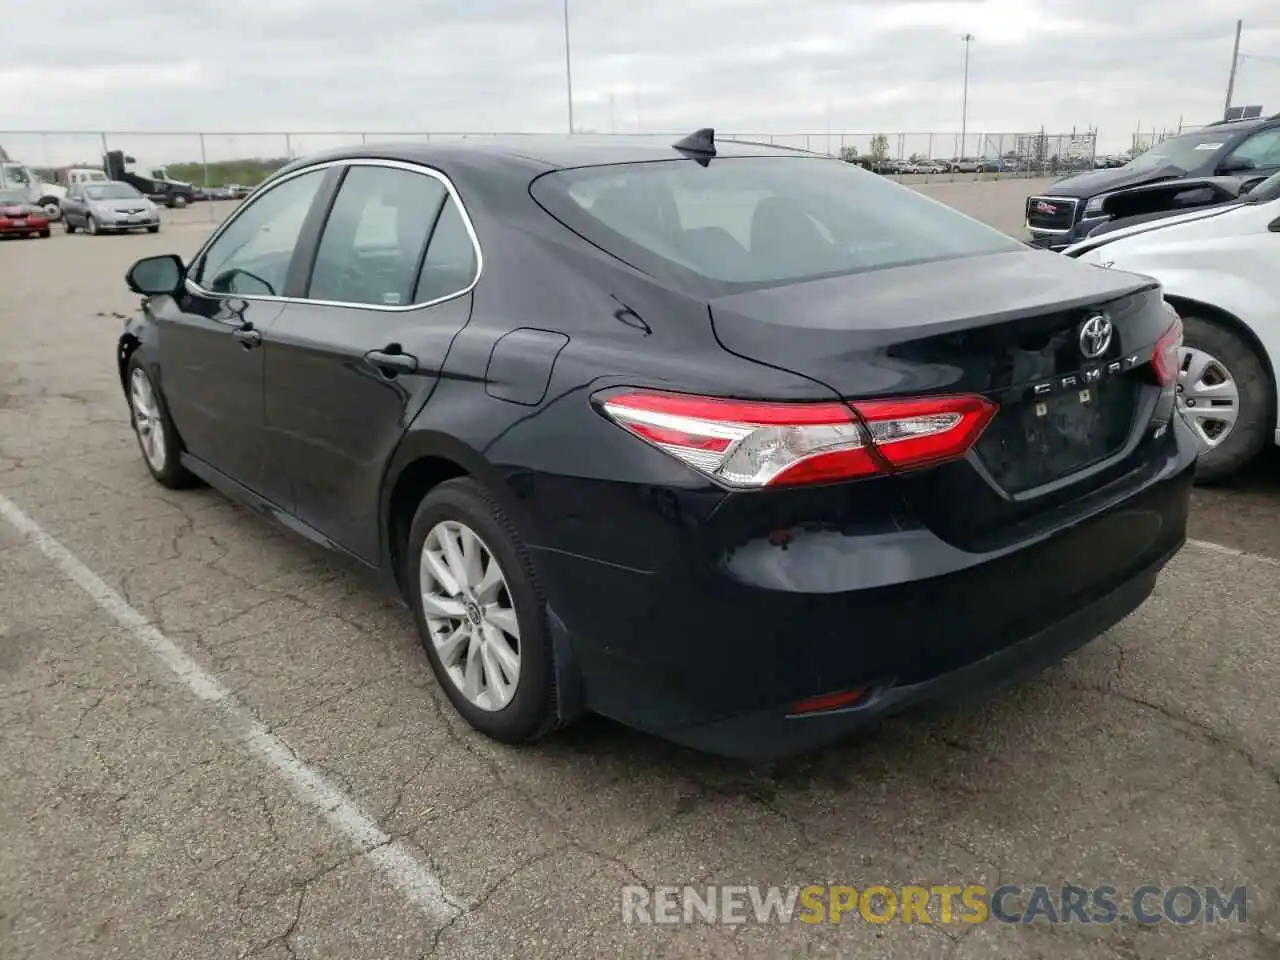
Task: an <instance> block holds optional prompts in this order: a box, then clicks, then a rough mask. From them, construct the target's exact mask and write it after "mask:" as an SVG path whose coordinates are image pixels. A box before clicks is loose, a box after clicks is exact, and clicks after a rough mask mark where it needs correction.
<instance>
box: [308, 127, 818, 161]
mask: <svg viewBox="0 0 1280 960" xmlns="http://www.w3.org/2000/svg"><path fill="white" fill-rule="evenodd" d="M678 139H679V137H678V136H671V135H665V136H629V135H623V136H598V135H591V134H560V135H548V134H529V135H526V136H501V137H498V136H495V137H492V138H490V137H467V138H462V139H458V140H429V141H426V142H422V143H366V144H361V145H359V146H351V147H340V148H337V149H334V150H328V151H325V152H324V153H319V154H312V155H311V156H308V157H306V158H305V159H304V160H300V161H296V162H295V163H293V164H290V165H289V168H290V169H296V168H298V167H302V166H305V165H308V164H312V163H322V162H326V161H331V160H345V159H353V158H360V157H376V158H380V159H387V160H402V161H405V162H407V163H424V164H431V163H438V162H441V161H446V160H447V161H450V162H452V163H455V164H457V163H465V162H466V158H467V157H473V158H477V159H479V158H481V157H489V158H506V159H508V160H511V161H515V162H517V163H525V164H529V165H531V166H534V167H536V168H537V169H539V170H548V169H564V168H567V167H588V166H597V165H601V164H610V163H640V162H644V161H652V160H679V159H682V158H686V157H688V156H689V154H687V153H682V152H681V151H679V150H677V149H676V148H675V147H674V146H673V144H674V143H675V142H676V141H677V140H678ZM715 147H716V156H719V157H795V156H808V157H821V156H823V155H822V154H816V153H810V152H808V151H804V150H796V149H794V148H788V147H775V146H772V145H770V144H755V143H747V142H744V141H733V140H717V141H716V143H715Z"/></svg>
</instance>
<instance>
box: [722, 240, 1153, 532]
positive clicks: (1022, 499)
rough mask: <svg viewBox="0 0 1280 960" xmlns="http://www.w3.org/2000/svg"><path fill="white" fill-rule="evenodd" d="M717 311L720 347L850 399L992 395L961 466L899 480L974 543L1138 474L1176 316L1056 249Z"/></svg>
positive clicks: (772, 295)
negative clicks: (1157, 360) (1166, 337)
mask: <svg viewBox="0 0 1280 960" xmlns="http://www.w3.org/2000/svg"><path fill="white" fill-rule="evenodd" d="M1099 314H1101V315H1104V316H1106V317H1107V318H1108V319H1109V321H1110V323H1111V329H1112V335H1111V337H1110V342H1109V343H1107V344H1106V346H1105V348H1104V349H1102V350H1101V351H1100V352H1098V354H1097V356H1090V355H1089V351H1088V350H1086V349H1085V348H1086V346H1087V345H1085V344H1082V327H1083V325H1084V324H1085V323H1086V322H1087V321H1089V320H1090V319H1091V318H1093V317H1095V316H1097V315H1099ZM711 315H712V323H713V325H714V327H715V331H716V335H717V337H718V338H719V340H720V342H721V343H722V344H723V346H724V347H725V348H726V349H728V350H730V351H731V352H733V353H736V354H739V355H741V356H744V357H747V358H749V359H752V360H756V361H758V362H761V363H767V364H769V365H771V366H775V367H782V368H784V369H788V370H791V371H793V372H795V373H798V374H801V375H804V376H808V377H811V378H813V379H815V380H818V381H820V382H822V383H824V384H825V385H827V386H828V387H830V388H831V389H832V390H833V391H834V392H836V393H837V394H839V395H840V396H841V397H843V398H845V399H846V400H859V399H873V398H877V397H894V396H921V395H928V394H945V393H977V394H981V395H983V396H986V397H987V398H989V399H991V400H993V401H994V402H995V403H996V404H997V405H998V406H999V412H998V413H997V414H996V416H995V418H994V419H993V420H992V422H991V423H990V424H989V425H988V427H987V429H986V430H985V431H984V433H983V435H982V436H981V438H980V439H979V441H978V443H977V445H976V446H975V447H974V449H973V450H972V451H971V453H970V454H969V456H968V457H967V458H966V459H965V460H963V461H959V462H954V463H950V464H944V465H942V466H939V467H934V468H929V469H924V470H918V471H913V472H911V473H907V474H899V475H898V478H899V482H900V484H901V485H902V489H903V493H904V495H905V496H906V497H907V499H908V502H909V503H910V505H911V507H912V508H913V510H914V512H915V513H916V514H917V516H919V517H920V518H921V519H923V520H924V522H925V523H926V524H927V525H928V526H929V527H930V528H931V529H933V530H934V531H935V532H936V533H938V534H939V535H940V536H943V537H945V538H946V539H948V540H950V541H951V542H954V543H957V544H959V545H964V546H967V547H973V548H977V546H978V545H979V544H986V545H988V546H989V545H991V544H992V543H994V540H996V539H999V537H1000V535H1001V533H1002V532H1006V531H1009V530H1012V529H1014V528H1015V527H1017V528H1019V529H1025V524H1026V523H1027V522H1028V521H1030V520H1033V519H1034V518H1035V517H1036V516H1037V515H1042V516H1046V517H1047V515H1048V513H1049V512H1050V511H1054V510H1058V509H1059V508H1061V507H1062V506H1063V505H1064V504H1065V503H1067V502H1069V501H1072V500H1074V499H1079V498H1081V497H1084V496H1086V495H1087V494H1089V493H1091V492H1093V491H1095V490H1097V489H1099V488H1100V487H1102V486H1104V485H1106V484H1108V483H1110V482H1112V481H1114V480H1115V478H1116V476H1117V475H1118V474H1119V473H1123V472H1124V471H1125V470H1126V469H1128V468H1131V467H1132V466H1133V462H1132V460H1131V458H1132V457H1133V456H1134V455H1135V454H1136V453H1137V451H1138V450H1139V448H1140V447H1141V446H1142V444H1141V443H1140V441H1142V440H1143V439H1144V437H1145V436H1146V434H1147V432H1148V431H1147V427H1148V425H1149V424H1150V422H1151V420H1152V416H1153V414H1154V413H1155V412H1156V410H1157V407H1158V405H1159V402H1160V400H1161V398H1162V397H1163V394H1164V393H1165V391H1161V389H1160V388H1159V386H1158V385H1157V384H1156V381H1155V378H1154V376H1153V373H1152V370H1151V367H1150V358H1151V353H1152V350H1153V348H1154V346H1155V344H1156V341H1157V340H1159V338H1160V336H1161V335H1162V334H1163V333H1164V332H1165V331H1166V330H1167V329H1168V328H1169V325H1170V322H1171V316H1170V314H1169V312H1168V311H1167V309H1166V308H1165V306H1164V304H1163V300H1162V296H1161V291H1160V287H1159V285H1158V284H1157V282H1156V281H1154V280H1152V279H1151V278H1148V277H1141V276H1137V275H1135V274H1129V273H1124V272H1121V271H1113V270H1105V269H1102V268H1099V267H1093V266H1089V265H1086V264H1081V263H1078V262H1075V261H1073V260H1071V259H1069V258H1065V257H1061V256H1058V255H1056V254H1050V253H1042V252H1033V251H1030V250H1028V251H1026V252H1021V251H1019V252H1012V253H1002V254H997V255H991V256H984V257H974V258H967V259H960V260H952V261H946V262H935V263H929V264H919V265H913V266H905V267H898V268H893V269H887V270H879V271H871V272H867V273H862V274H854V275H846V276H841V277H835V278H828V279H823V280H816V281H810V282H806V283H797V284H790V285H785V286H779V287H772V288H769V289H764V290H757V291H752V292H748V293H740V294H734V295H731V296H726V297H720V298H717V299H714V300H712V301H711ZM961 503H963V504H964V508H963V509H959V508H958V506H957V505H958V504H961ZM993 538H994V539H993Z"/></svg>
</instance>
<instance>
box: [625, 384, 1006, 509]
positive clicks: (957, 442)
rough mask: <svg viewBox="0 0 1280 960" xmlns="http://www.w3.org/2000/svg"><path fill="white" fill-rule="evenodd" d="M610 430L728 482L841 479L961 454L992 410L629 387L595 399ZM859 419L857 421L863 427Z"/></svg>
mask: <svg viewBox="0 0 1280 960" xmlns="http://www.w3.org/2000/svg"><path fill="white" fill-rule="evenodd" d="M601 406H602V408H603V410H604V412H605V413H606V414H608V416H609V417H610V419H612V420H613V421H614V422H615V423H617V424H618V425H619V426H621V427H623V428H625V429H626V430H628V431H630V432H631V433H632V434H634V435H635V436H637V437H639V438H640V439H642V440H645V441H646V442H648V443H651V444H653V445H654V446H655V447H658V448H659V449H661V450H665V451H666V452H667V453H669V454H671V456H673V457H675V458H676V459H677V460H680V461H682V462H683V463H685V464H687V465H688V466H690V467H693V468H694V469H695V470H699V471H701V472H702V473H705V474H707V475H708V476H710V477H713V478H715V479H716V480H719V481H721V482H722V483H725V484H727V485H730V486H736V487H778V486H793V485H796V484H805V483H824V482H830V481H835V480H848V479H852V478H855V477H865V476H870V475H873V474H877V473H884V472H887V471H888V470H891V469H910V468H913V467H920V466H924V465H926V464H932V463H938V462H940V461H943V460H951V459H954V458H956V457H960V456H963V455H964V454H965V453H966V452H967V451H968V449H969V448H970V447H972V446H973V444H974V443H975V442H976V441H977V439H978V437H979V436H980V435H981V433H982V431H983V429H984V428H985V427H986V425H987V424H988V423H990V422H991V418H992V417H993V416H994V415H995V412H996V407H995V405H994V404H993V403H991V402H990V401H989V400H986V399H985V398H983V397H978V396H941V397H919V398H909V399H901V400H867V401H859V402H857V403H854V404H852V405H851V406H853V407H854V409H856V410H857V413H858V416H859V417H861V422H860V421H859V419H858V417H855V416H854V415H853V413H852V412H851V411H850V409H849V406H846V405H845V404H843V403H761V402H755V401H744V400H721V399H715V398H711V397H695V396H689V395H687V394H675V393H660V392H656V391H638V392H635V393H627V394H624V395H621V396H614V397H610V398H609V399H608V400H606V401H604V402H603V403H602V404H601ZM864 423H865V426H864Z"/></svg>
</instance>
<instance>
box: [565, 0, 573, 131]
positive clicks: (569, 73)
mask: <svg viewBox="0 0 1280 960" xmlns="http://www.w3.org/2000/svg"><path fill="white" fill-rule="evenodd" d="M564 82H565V88H566V90H567V91H568V94H569V132H570V133H573V68H572V67H571V66H570V61H569V0H564Z"/></svg>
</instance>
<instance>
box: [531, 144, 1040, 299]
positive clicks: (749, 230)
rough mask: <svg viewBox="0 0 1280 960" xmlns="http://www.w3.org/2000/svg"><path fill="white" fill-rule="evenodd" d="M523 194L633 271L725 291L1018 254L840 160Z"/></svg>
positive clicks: (559, 186) (965, 220)
mask: <svg viewBox="0 0 1280 960" xmlns="http://www.w3.org/2000/svg"><path fill="white" fill-rule="evenodd" d="M532 190H533V195H534V198H535V199H536V200H537V201H538V202H539V203H540V204H541V205H542V206H543V207H544V208H545V209H546V210H547V211H548V212H549V213H551V214H552V215H553V216H555V217H556V218H557V219H559V220H561V221H562V222H563V223H564V224H565V225H566V226H568V227H569V228H570V229H572V230H574V231H575V232H576V233H578V234H580V235H581V236H583V237H584V238H585V239H587V240H589V241H590V242H592V243H594V244H595V245H597V246H599V247H601V248H602V249H604V250H606V251H607V252H609V253H612V254H614V255H615V256H617V257H619V258H620V259H623V260H626V261H627V262H629V263H632V264H633V265H634V266H636V267H638V268H639V269H642V270H645V271H646V272H648V273H651V274H658V275H664V274H666V275H670V276H672V277H676V278H680V277H683V278H685V279H688V278H697V279H700V280H703V281H709V282H710V283H712V284H713V285H716V286H721V287H724V288H726V289H727V290H737V289H746V288H749V287H756V286H767V285H772V284H778V283H785V282H793V281H799V280H806V279H812V278H817V277H821V276H829V275H834V274H841V273H852V272H859V271H864V270H875V269H884V268H888V267H895V266H905V265H907V264H912V263H922V262H928V261H933V260H947V259H953V258H957V257H966V256H975V255H980V254H987V253H1000V252H1006V251H1015V250H1022V249H1024V247H1023V246H1022V245H1021V244H1019V243H1018V242H1017V241H1015V240H1012V239H1011V238H1009V237H1007V236H1005V235H1004V234H1002V233H1000V232H999V231H998V230H995V229H993V228H991V227H988V226H986V225H985V224H982V223H979V222H978V221H976V220H972V219H970V218H969V217H966V216H964V215H963V214H961V213H958V212H956V211H954V210H952V209H950V208H949V207H947V206H945V205H943V204H941V203H939V202H937V201H935V200H931V199H929V198H928V197H925V196H923V195H921V194H919V193H917V192H915V191H913V190H910V189H909V188H906V187H901V186H899V185H897V184H894V183H892V182H890V181H888V180H886V179H885V178H883V177H879V176H877V175H875V174H873V173H869V172H867V171H864V170H860V169H858V168H857V167H855V166H854V165H852V164H848V163H843V162H840V161H837V160H827V159H819V158H810V157H795V158H791V157H786V158H775V157H743V158H736V157H730V158H721V159H716V160H712V161H711V162H710V164H708V165H707V166H705V167H704V166H702V165H701V164H699V163H697V162H695V161H692V160H667V161H659V162H654V163H636V164H625V165H616V166H598V167H585V168H579V169H574V170H564V171H557V172H555V173H551V174H547V175H545V176H542V177H540V178H538V179H537V180H536V181H535V182H534V184H533V186H532Z"/></svg>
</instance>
